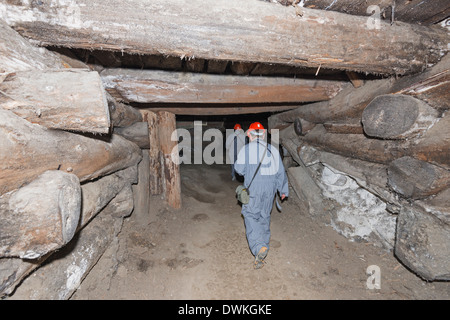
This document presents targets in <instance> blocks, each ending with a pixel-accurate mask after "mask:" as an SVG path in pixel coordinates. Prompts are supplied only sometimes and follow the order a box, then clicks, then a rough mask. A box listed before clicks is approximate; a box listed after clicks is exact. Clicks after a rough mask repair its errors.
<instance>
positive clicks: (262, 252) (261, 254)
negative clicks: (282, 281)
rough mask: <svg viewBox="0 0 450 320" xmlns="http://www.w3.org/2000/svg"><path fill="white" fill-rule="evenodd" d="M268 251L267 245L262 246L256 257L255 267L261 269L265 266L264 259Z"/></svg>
mask: <svg viewBox="0 0 450 320" xmlns="http://www.w3.org/2000/svg"><path fill="white" fill-rule="evenodd" d="M267 252H268V249H267V247H262V248H261V249H260V250H259V252H258V254H257V255H256V257H255V263H254V265H253V266H254V268H255V269H261V268H262V267H264V264H265V262H264V259H265V258H266V256H267Z"/></svg>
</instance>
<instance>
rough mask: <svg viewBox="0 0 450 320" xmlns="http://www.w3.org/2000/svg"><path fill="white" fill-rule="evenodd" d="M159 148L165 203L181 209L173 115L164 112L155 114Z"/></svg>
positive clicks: (179, 178)
mask: <svg viewBox="0 0 450 320" xmlns="http://www.w3.org/2000/svg"><path fill="white" fill-rule="evenodd" d="M157 121H158V131H159V141H160V147H161V151H162V154H163V158H164V170H163V172H164V174H163V176H164V186H165V197H166V201H167V203H168V204H169V205H170V206H171V207H173V208H175V209H179V208H181V177H180V165H179V161H178V146H177V145H178V140H177V139H176V138H175V141H174V140H172V137H173V136H174V137H177V135H176V121H175V115H174V114H173V113H170V112H166V111H159V112H157Z"/></svg>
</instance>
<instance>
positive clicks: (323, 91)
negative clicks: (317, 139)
mask: <svg viewBox="0 0 450 320" xmlns="http://www.w3.org/2000/svg"><path fill="white" fill-rule="evenodd" d="M101 77H102V79H103V82H104V84H105V87H106V88H108V89H109V88H114V89H116V90H117V91H118V92H119V93H120V94H121V95H122V96H123V97H124V98H125V99H126V100H128V101H130V102H138V103H288V102H311V101H323V100H329V99H331V98H332V97H334V96H335V95H336V94H337V93H338V92H339V91H340V89H341V86H342V82H340V81H331V80H305V79H294V78H274V77H241V76H228V75H214V74H199V73H187V72H169V71H158V70H135V69H106V70H104V71H102V73H101Z"/></svg>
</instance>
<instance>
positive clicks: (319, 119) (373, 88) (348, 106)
mask: <svg viewBox="0 0 450 320" xmlns="http://www.w3.org/2000/svg"><path fill="white" fill-rule="evenodd" d="M384 94H403V95H411V96H413V97H415V98H417V99H421V100H423V101H425V102H427V103H428V104H429V105H430V106H431V107H433V108H435V109H437V110H438V111H444V110H446V109H448V108H449V101H450V55H447V56H445V57H444V58H443V59H442V61H440V62H439V63H438V64H437V65H435V66H434V67H432V68H429V69H427V70H426V71H425V72H423V73H420V74H417V75H410V76H405V77H402V78H400V79H398V80H395V79H393V78H388V79H381V80H372V81H367V82H366V83H365V84H364V85H363V86H361V87H359V88H353V86H347V87H345V88H344V89H342V90H341V91H340V92H339V93H338V94H337V95H336V96H335V97H334V98H332V99H331V100H329V101H322V102H317V103H310V104H305V105H303V106H300V107H298V108H295V109H293V110H290V111H286V112H282V113H279V114H275V115H272V116H271V117H270V118H269V128H276V127H279V126H283V125H285V124H288V123H293V122H294V121H295V119H297V118H302V119H304V120H307V121H310V122H314V123H344V124H345V123H355V121H357V122H358V121H360V120H361V116H362V113H363V111H364V109H365V108H366V106H367V105H368V104H369V103H370V102H371V101H372V100H373V99H375V98H376V97H377V96H379V95H384Z"/></svg>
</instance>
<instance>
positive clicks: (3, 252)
mask: <svg viewBox="0 0 450 320" xmlns="http://www.w3.org/2000/svg"><path fill="white" fill-rule="evenodd" d="M80 212H81V188H80V182H79V180H78V178H77V176H75V175H74V174H70V173H66V172H62V171H57V170H51V171H46V172H44V173H43V174H41V175H40V176H39V177H37V178H36V179H35V180H33V181H32V182H31V183H29V184H27V185H26V186H24V187H22V188H20V189H17V190H14V191H11V192H8V193H6V194H3V195H2V196H0V221H1V223H0V234H1V237H0V257H20V258H22V259H36V258H38V257H41V256H43V255H45V254H47V253H49V252H51V251H54V250H56V249H59V248H61V247H62V246H64V245H65V244H66V243H68V242H69V241H70V240H71V239H72V237H73V235H74V234H75V230H76V228H77V225H78V221H79V218H80Z"/></svg>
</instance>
